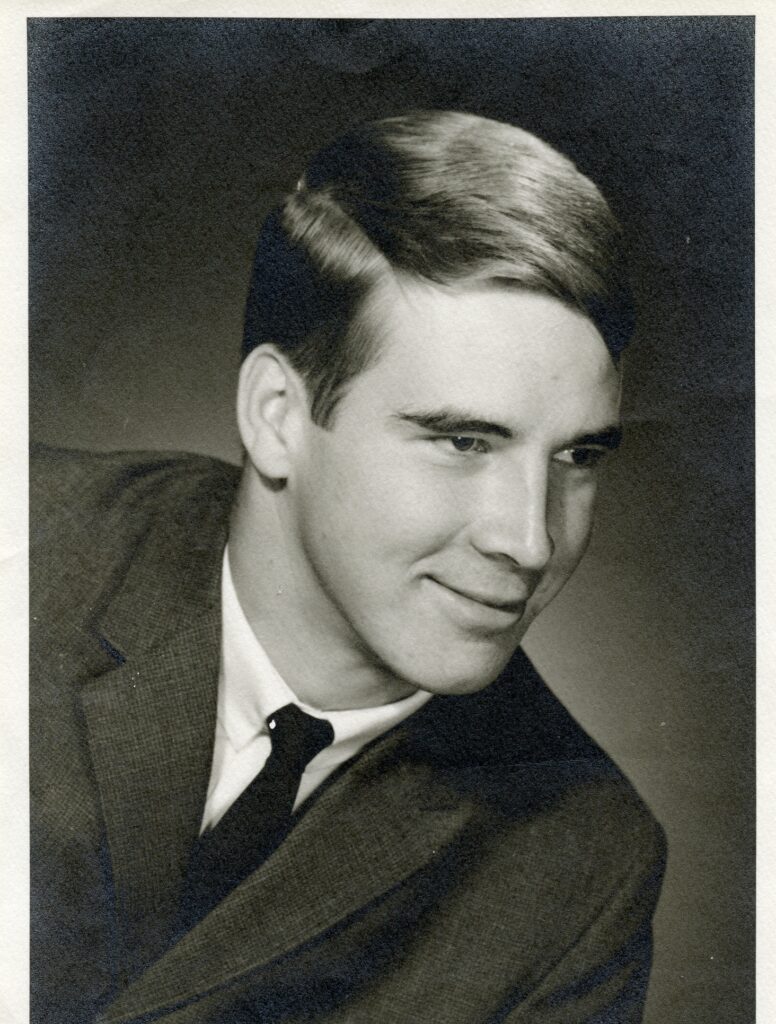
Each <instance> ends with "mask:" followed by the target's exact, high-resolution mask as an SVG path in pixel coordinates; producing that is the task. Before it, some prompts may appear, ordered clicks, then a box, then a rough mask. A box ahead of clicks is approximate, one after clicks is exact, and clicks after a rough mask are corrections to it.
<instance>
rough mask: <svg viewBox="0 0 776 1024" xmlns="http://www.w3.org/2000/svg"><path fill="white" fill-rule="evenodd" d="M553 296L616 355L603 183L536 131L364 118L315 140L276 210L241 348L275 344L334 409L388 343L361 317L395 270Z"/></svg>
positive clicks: (616, 314)
mask: <svg viewBox="0 0 776 1024" xmlns="http://www.w3.org/2000/svg"><path fill="white" fill-rule="evenodd" d="M396 272H398V273H400V274H401V273H403V274H406V275H410V276H412V277H415V278H419V279H421V280H426V281H429V282H433V283H436V284H439V285H448V286H449V285H453V286H454V285H456V284H463V283H469V282H472V283H473V282H476V281H491V282H498V283H503V284H505V285H508V286H509V285H512V286H518V287H521V288H525V289H531V290H534V291H540V292H544V293H546V294H549V295H552V296H555V297H556V298H558V299H561V300H563V301H565V302H567V303H569V304H570V305H571V306H573V307H575V308H577V309H579V310H580V311H581V312H582V313H584V314H585V315H586V316H588V317H589V318H590V319H591V320H592V322H593V323H594V324H595V325H596V327H597V328H598V330H599V331H600V333H601V335H602V336H603V339H604V341H605V343H606V345H607V348H608V349H609V352H610V353H611V355H612V358H613V359H615V361H616V360H617V358H618V356H619V354H620V352H621V351H622V349H623V348H624V346H625V345H626V344H627V342H628V340H629V338H630V335H631V333H632V331H633V326H634V324H633V307H632V302H631V295H630V290H629V287H628V282H627V277H626V273H625V258H624V253H623V247H622V241H621V230H620V227H619V225H618V223H617V221H616V220H615V219H614V216H613V215H612V213H611V211H610V209H609V207H608V205H607V203H606V201H605V199H604V198H603V196H602V195H601V193H600V192H599V191H598V189H597V188H596V186H595V185H594V184H593V183H592V182H591V181H590V180H589V179H588V178H586V177H585V176H584V175H583V174H581V173H580V172H579V171H578V170H577V169H576V167H575V166H574V164H573V163H572V162H571V161H570V160H569V159H567V158H566V157H564V156H562V155H561V154H560V153H558V152H557V151H556V150H554V149H553V148H552V147H551V146H549V145H548V144H547V143H545V142H542V141H541V140H540V139H538V138H536V136H534V135H532V134H530V133H529V132H527V131H523V130H522V129H520V128H516V127H514V126H513V125H508V124H503V123H501V122H499V121H493V120H490V119H488V118H483V117H478V116H475V115H473V114H464V113H457V112H454V111H417V112H414V113H409V114H405V115H402V116H399V117H390V118H386V119H384V120H380V121H373V122H369V123H367V124H363V125H360V126H358V127H356V128H354V129H352V130H351V131H349V132H347V133H346V134H345V135H343V136H341V137H340V138H338V139H337V140H335V141H334V142H332V143H331V144H329V145H327V146H325V147H324V148H323V149H321V150H320V151H319V152H318V153H317V154H316V155H315V156H314V157H313V158H312V160H311V162H310V164H309V166H308V168H307V170H306V171H305V173H304V175H303V176H302V178H301V179H300V180H299V182H298V184H297V187H296V190H295V191H294V192H293V193H291V195H289V196H288V197H287V198H286V199H285V200H284V202H282V203H281V204H280V205H279V206H278V207H276V208H275V209H274V210H273V211H272V212H271V213H270V214H269V215H268V216H267V218H266V220H265V222H264V225H263V227H262V230H261V233H260V236H259V241H258V245H257V250H256V257H255V261H254V266H253V274H252V278H251V285H250V290H249V294H248V303H247V310H246V318H245V333H244V344H243V348H244V354H245V355H247V354H248V353H249V352H251V351H252V350H253V349H254V348H256V347H257V346H258V345H261V344H265V343H267V342H272V343H274V344H275V345H277V346H278V348H280V349H281V350H282V351H283V352H285V353H286V354H287V356H288V358H289V360H290V361H291V363H292V365H293V366H294V367H295V369H296V370H297V371H298V372H299V374H300V375H301V376H302V378H303V379H304V381H305V385H306V388H307V390H308V394H309V398H310V403H311V415H312V418H313V420H314V421H315V422H316V423H318V424H320V425H321V426H325V425H327V423H328V422H329V421H330V420H331V416H332V412H333V410H334V408H335V406H336V403H337V401H338V399H339V398H340V397H341V395H342V393H343V390H344V388H345V386H346V384H347V383H348V381H350V380H351V379H352V378H353V377H355V376H356V375H357V374H359V373H361V372H362V371H363V370H365V369H366V368H367V367H368V366H369V365H370V364H371V363H372V362H373V361H374V360H375V359H376V358H377V356H378V354H379V340H378V339H377V337H376V333H377V332H375V331H374V330H370V329H369V325H368V324H367V323H365V322H364V318H362V317H361V316H360V315H359V314H360V311H361V308H362V306H363V304H364V300H365V298H366V296H367V295H368V293H369V291H370V289H371V288H372V287H373V286H374V285H376V284H377V283H378V282H379V281H380V280H381V279H383V278H384V277H386V276H389V275H390V274H391V273H396Z"/></svg>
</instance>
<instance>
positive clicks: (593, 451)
mask: <svg viewBox="0 0 776 1024" xmlns="http://www.w3.org/2000/svg"><path fill="white" fill-rule="evenodd" d="M607 454H608V449H607V448H566V449H564V450H563V451H562V452H558V454H557V455H556V456H555V458H556V459H557V460H558V462H563V463H566V464H567V465H569V466H576V468H577V469H593V468H594V467H595V466H597V465H598V463H599V462H600V461H601V460H602V459H603V458H604V456H605V455H607Z"/></svg>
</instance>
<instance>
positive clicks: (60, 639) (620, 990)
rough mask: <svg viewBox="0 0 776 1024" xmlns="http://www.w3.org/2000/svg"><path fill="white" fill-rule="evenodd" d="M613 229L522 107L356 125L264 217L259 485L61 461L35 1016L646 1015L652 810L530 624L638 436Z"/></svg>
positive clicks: (209, 474)
mask: <svg viewBox="0 0 776 1024" xmlns="http://www.w3.org/2000/svg"><path fill="white" fill-rule="evenodd" d="M618 239H619V234H618V228H617V225H616V223H615V222H614V220H613V218H612V216H611V213H610V211H609V210H608V207H607V206H606V203H605V202H604V200H603V199H602V197H601V196H600V194H599V192H598V191H597V189H596V188H595V186H593V185H592V184H591V183H590V182H589V181H588V180H587V179H586V178H584V177H583V176H582V175H581V174H580V173H579V172H578V171H577V170H576V169H575V168H574V167H573V165H572V164H571V163H570V162H569V161H568V160H566V159H565V158H563V157H561V156H560V155H559V154H557V153H556V152H555V151H553V150H552V149H550V148H549V147H548V146H546V145H545V144H544V143H542V142H540V141H539V140H538V139H536V138H534V137H533V136H531V135H529V134H527V133H526V132H523V131H520V130H519V129H517V128H514V127H511V126H508V125H503V124H499V123H496V122H493V121H489V120H486V119H483V118H479V117H474V116H471V115H465V114H457V113H443V112H432V113H416V114H410V115H407V116H404V117H399V118H392V119H387V120H384V121H380V122H376V123H373V124H369V125H366V126H363V127H361V128H359V129H356V130H353V131H352V132H350V133H348V134H347V135H346V136H344V137H343V138H341V139H339V140H338V141H336V142H334V143H333V144H331V145H330V146H328V147H327V148H325V149H324V150H323V151H321V152H320V153H319V154H318V155H317V156H316V157H315V158H314V159H313V160H312V162H311V164H310V166H309V167H308V169H307V171H306V172H305V175H304V176H303V177H302V178H301V179H300V181H299V183H298V184H297V186H296V189H295V190H294V192H293V193H292V194H291V195H290V196H289V197H288V198H287V200H286V201H285V202H284V203H283V204H282V205H281V207H280V208H279V209H278V210H276V211H275V212H273V213H272V214H271V215H270V216H269V217H268V219H267V221H266V223H265V225H264V228H263V230H262V234H261V237H260V239H259V244H258V250H257V256H256V263H255V267H254V273H253V278H252V283H251V289H250V295H249V299H248V311H247V316H246V329H245V359H244V363H243V368H242V371H241V376H240V383H239V392H238V420H239V427H240V433H241V436H242V441H243V445H244V448H245V460H244V465H243V469H242V472H241V473H238V472H237V471H236V470H234V468H233V467H228V466H225V465H223V464H220V463H217V462H215V461H213V460H210V459H204V458H200V457H196V456H181V457H179V456H164V455H160V454H155V455H144V456H143V455H128V454H126V453H121V454H118V455H103V456H99V457H96V456H86V455H78V454H76V453H63V452H53V453H51V452H49V453H43V454H41V455H40V458H39V461H40V463H41V467H40V471H39V473H38V480H39V482H38V484H37V486H36V489H35V490H34V492H33V506H32V507H33V528H32V546H33V560H34V563H35V566H36V567H37V573H36V575H35V580H36V582H35V583H34V587H33V598H34V601H35V608H34V612H33V615H34V622H35V623H36V625H37V627H38V635H37V638H36V639H35V640H34V643H33V676H34V688H33V705H32V712H33V730H32V732H33V750H32V753H31V760H32V766H33V771H34V780H33V819H34V825H33V829H34V833H33V834H34V839H33V882H32V888H33V958H34V963H33V1007H34V1019H35V1020H40V1021H79V1022H81V1021H91V1020H100V1021H106V1022H111V1024H113V1022H115V1024H118V1022H127V1024H128V1022H130V1021H141V1020H142V1021H151V1020H154V1021H155V1020H161V1021H165V1022H170V1024H184V1022H187V1024H188V1022H195V1021H196V1022H205V1021H211V1022H230V1024H231V1022H238V1021H240V1022H243V1021H244V1022H248V1021H262V1022H270V1021H272V1022H274V1021H277V1022H280V1021H283V1022H291V1021H325V1022H330V1021H347V1022H351V1021H352V1022H360V1021H364V1022H377V1024H380V1022H386V1024H387V1022H405V1021H406V1022H413V1021H421V1022H440V1024H441V1022H444V1024H457V1022H461V1024H464V1022H465V1024H475V1022H478V1024H485V1022H496V1021H499V1022H502V1021H508V1022H510V1024H519V1022H542V1024H545V1022H546V1024H549V1022H558V1024H561V1022H562V1024H572V1022H578V1021H580V1022H581V1021H588V1022H593V1021H595V1022H604V1021H606V1022H615V1021H616V1022H620V1021H636V1020H639V1019H640V1018H641V1010H642V1006H643V1000H644V993H645V988H646V981H647V975H648V969H649V960H650V922H651V916H652V912H653V909H654V904H655V900H656V897H657V892H658V886H659V878H660V873H661V866H662V858H663V838H662V832H661V830H660V828H659V826H657V825H656V823H655V822H654V820H653V819H652V817H651V815H650V814H649V812H648V811H647V810H646V809H645V807H644V806H643V804H642V803H641V801H640V800H639V798H638V796H637V795H636V794H635V793H634V791H633V790H632V789H631V787H630V786H629V784H628V783H627V782H626V781H625V780H624V779H623V777H622V776H621V774H620V773H619V772H618V771H617V769H616V768H615V767H614V766H613V765H612V764H611V762H610V761H609V760H608V759H607V757H606V756H605V755H604V754H603V753H602V752H601V750H600V749H599V748H598V747H597V746H596V745H595V744H594V743H593V741H592V740H590V739H589V738H588V737H587V736H586V735H585V734H584V733H583V732H582V730H581V729H580V728H579V727H578V726H577V725H576V723H575V722H574V721H573V720H572V719H571V717H570V716H569V715H568V713H567V712H565V710H564V709H563V708H562V707H561V706H560V705H559V704H558V702H557V701H556V700H555V699H554V698H553V697H552V695H551V694H550V692H549V691H548V690H547V689H546V687H545V686H544V684H543V683H542V681H541V680H540V679H539V678H538V677H537V675H536V673H535V672H534V670H533V668H532V667H531V665H530V664H529V662H528V661H527V659H526V658H525V656H524V655H523V654H522V653H521V651H520V650H519V648H518V645H519V642H520V640H521V638H522V636H523V635H524V633H525V631H526V629H527V627H528V625H529V624H530V623H531V621H532V620H533V619H534V618H535V616H536V615H537V614H538V613H539V612H540V611H541V609H542V608H543V607H544V606H545V605H546V604H547V603H548V602H549V601H550V600H551V599H552V598H553V597H554V596H555V594H556V593H557V592H558V591H559V590H560V588H561V587H562V586H563V584H564V582H565V581H566V580H567V579H568V577H569V576H570V575H571V573H572V572H573V571H574V568H575V567H576V565H577V563H578V562H579V560H580V558H581V557H582V554H583V552H584V549H585V546H586V544H587V540H588V537H589V533H590V529H591V521H592V512H593V501H594V497H595V492H596V485H597V466H598V464H599V462H600V461H601V460H602V459H603V458H604V457H605V456H606V454H607V453H608V452H609V451H610V450H611V449H613V448H614V447H616V445H617V443H618V440H619V436H620V428H619V395H620V378H619V371H618V360H619V354H620V351H621V349H622V347H623V346H624V344H625V343H626V341H627V339H628V336H629V334H630V331H631V321H632V317H631V313H630V306H629V299H628V291H627V287H626V285H625V283H624V280H623V277H622V260H621V257H620V255H619V252H620V250H619V240H618ZM289 707H290V708H291V710H290V711H289ZM295 730H296V731H295ZM289 736H291V738H290V739H289V738H288V737H289ZM311 737H312V738H311ZM291 762H293V766H292V767H289V765H290V764H291ZM284 800H285V804H284V803H283V801H284Z"/></svg>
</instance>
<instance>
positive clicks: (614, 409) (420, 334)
mask: <svg viewBox="0 0 776 1024" xmlns="http://www.w3.org/2000/svg"><path fill="white" fill-rule="evenodd" d="M365 315H366V317H367V318H368V326H369V330H370V333H372V334H373V337H375V338H376V339H377V343H378V346H379V357H378V359H377V361H376V362H375V363H374V364H373V366H372V367H371V368H370V369H369V370H367V371H365V373H364V374H362V375H361V376H360V377H358V378H357V379H356V381H355V382H354V387H353V390H352V398H353V399H354V400H356V401H358V400H359V396H360V397H361V398H364V399H366V400H368V401H371V402H373V403H375V404H376V405H377V406H379V407H385V408H388V407H389V406H390V408H391V409H392V410H395V409H397V408H398V409H401V408H403V407H405V406H408V405H411V406H417V405H418V403H420V404H422V405H424V406H428V407H429V408H433V407H434V406H436V407H440V406H455V407H456V408H460V409H467V410H468V411H470V412H471V413H472V414H475V413H476V414H478V415H481V416H487V417H489V418H498V419H499V420H500V421H502V422H504V423H505V424H506V425H509V426H511V427H514V428H516V429H519V430H525V429H526V426H527V424H529V423H531V422H544V421H546V420H548V419H550V420H552V421H553V422H554V423H555V424H556V425H557V426H558V429H561V428H563V429H565V427H564V410H565V412H566V416H565V418H566V419H568V420H569V421H573V424H572V423H570V424H569V426H570V427H572V426H573V428H574V429H577V428H578V429H579V430H582V429H583V428H587V427H591V428H592V427H597V426H599V425H600V423H599V421H606V423H605V424H604V425H607V424H609V423H611V422H613V421H614V420H616V418H617V415H618V406H619V392H620V382H619V374H618V372H617V370H616V368H615V366H614V363H613V362H612V359H611V357H610V355H609V353H608V351H607V349H606V346H605V344H604V342H603V339H602V337H601V335H600V333H599V332H598V330H597V328H596V327H595V326H594V324H593V323H592V322H591V321H590V320H589V319H588V318H587V317H585V316H584V315H583V314H582V313H580V312H578V311H577V310H575V309H573V308H571V307H569V306H568V305H567V304H566V303H564V302H561V301H560V300H558V299H555V298H553V297H552V296H549V295H546V294H543V293H539V292H531V291H527V290H525V289H520V288H512V287H504V286H499V285H494V284H490V283H476V284H467V285H463V286H460V287H440V286H436V285H431V284H425V283H422V282H419V281H416V280H414V279H395V280H393V281H389V282H387V283H386V284H385V285H383V286H381V287H380V288H379V289H376V290H375V292H374V294H373V295H372V296H371V297H370V301H369V303H368V306H367V308H366V309H365ZM518 421H520V422H518Z"/></svg>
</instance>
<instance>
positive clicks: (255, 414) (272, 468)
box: [237, 344, 309, 480]
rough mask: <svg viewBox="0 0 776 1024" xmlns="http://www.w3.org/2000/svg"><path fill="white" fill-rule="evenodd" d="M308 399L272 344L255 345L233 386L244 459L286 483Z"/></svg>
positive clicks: (290, 368)
mask: <svg viewBox="0 0 776 1024" xmlns="http://www.w3.org/2000/svg"><path fill="white" fill-rule="evenodd" d="M303 419H309V413H308V408H307V396H306V393H305V389H304V384H303V382H302V380H301V378H300V377H299V374H298V373H297V372H296V371H295V370H294V369H293V367H292V366H291V365H290V363H289V362H288V360H287V359H286V357H285V356H284V355H283V353H282V352H280V351H279V350H278V349H277V348H275V346H274V345H266V344H265V345H259V346H258V348H255V349H254V350H253V351H252V352H251V353H250V354H249V355H248V356H247V357H246V358H245V360H244V361H243V364H242V367H241V368H240V379H239V383H238V386H237V425H238V427H239V430H240V437H241V438H242V443H243V445H244V446H245V451H246V453H247V455H248V458H249V459H250V460H251V462H252V463H253V465H254V466H255V467H256V469H257V470H258V471H259V472H260V473H261V474H262V475H263V476H266V477H269V478H270V479H273V480H284V479H286V478H287V476H288V473H289V469H290V459H289V456H290V454H291V451H292V449H293V442H294V439H295V438H296V437H297V436H298V433H299V429H300V427H301V425H302V420H303Z"/></svg>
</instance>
